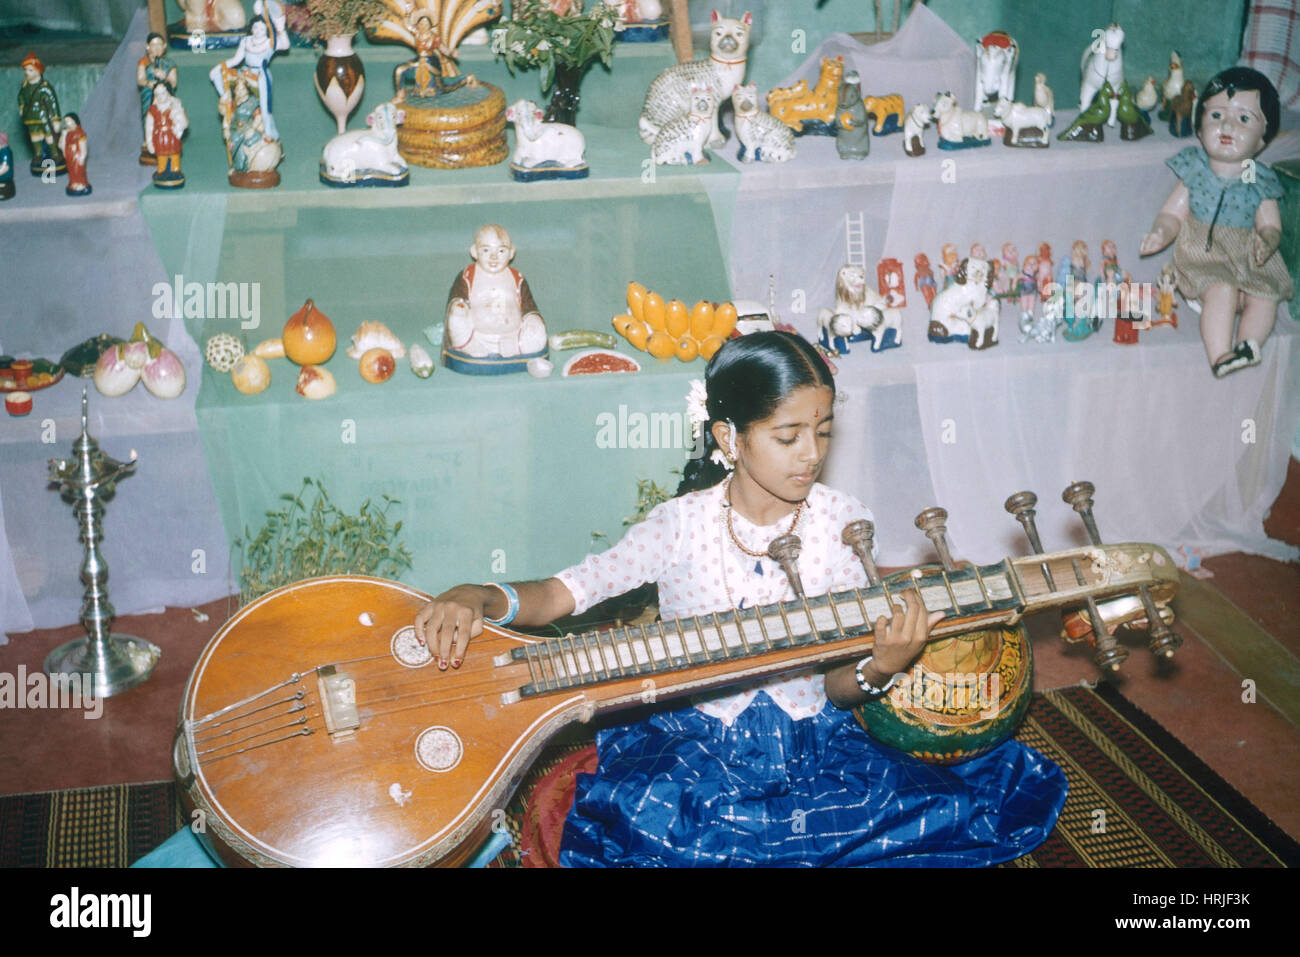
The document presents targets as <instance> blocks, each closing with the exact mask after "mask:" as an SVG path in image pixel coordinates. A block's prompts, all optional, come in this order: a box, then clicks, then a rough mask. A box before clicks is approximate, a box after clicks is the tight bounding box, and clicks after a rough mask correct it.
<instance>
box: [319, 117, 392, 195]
mask: <svg viewBox="0 0 1300 957" xmlns="http://www.w3.org/2000/svg"><path fill="white" fill-rule="evenodd" d="M405 120H406V113H405V112H404V111H402V110H399V109H398V108H397V107H396V106H394V105H393V104H392V103H380V104H379V105H378V106H377V107H375V108H374V110H372V111H371V113H370V115H369V116H367V117H366V124H367V125H368V126H369V127H370V128H369V129H366V130H352V131H349V132H347V133H340V134H339V135H338V136H335V137H333V138H332V139H331V140H330V141H329V142H328V143H326V144H325V152H324V154H323V155H322V156H321V161H320V179H321V182H322V183H324V184H326V185H327V186H344V187H346V186H406V185H407V184H408V183H409V182H410V181H411V171H410V168H409V167H408V166H407V165H406V160H404V159H402V156H401V154H400V153H398V152H397V127H398V125H399V124H401V123H402V122H404V121H405Z"/></svg>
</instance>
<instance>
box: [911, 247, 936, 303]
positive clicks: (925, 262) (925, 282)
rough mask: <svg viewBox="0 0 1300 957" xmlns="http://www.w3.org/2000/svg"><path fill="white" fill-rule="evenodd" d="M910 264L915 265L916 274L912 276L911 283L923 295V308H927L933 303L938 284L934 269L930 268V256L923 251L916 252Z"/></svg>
mask: <svg viewBox="0 0 1300 957" xmlns="http://www.w3.org/2000/svg"><path fill="white" fill-rule="evenodd" d="M912 265H913V266H914V267H916V275H915V276H913V277H912V285H913V286H915V287H916V289H917V291H918V292H920V293H921V295H922V296H924V297H925V308H926V309H929V308H930V307H931V306H932V305H934V297H935V295H936V294H937V293H938V292H939V284H938V283H937V282H936V281H935V278H934V270H933V269H931V268H930V257H929V256H927V255H926V254H925V253H917V254H916V256H915V257H914V258H913V259H912Z"/></svg>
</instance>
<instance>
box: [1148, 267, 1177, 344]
mask: <svg viewBox="0 0 1300 957" xmlns="http://www.w3.org/2000/svg"><path fill="white" fill-rule="evenodd" d="M1177 288H1178V278H1177V273H1176V271H1175V269H1174V264H1173V263H1165V265H1164V268H1163V269H1161V270H1160V278H1159V279H1158V280H1157V281H1156V316H1157V317H1158V318H1156V319H1153V320H1151V324H1152V325H1153V326H1173V327H1174V328H1175V329H1177V328H1178V312H1177V310H1176V309H1175V308H1174V305H1175V304H1174V291H1175V290H1176V289H1177Z"/></svg>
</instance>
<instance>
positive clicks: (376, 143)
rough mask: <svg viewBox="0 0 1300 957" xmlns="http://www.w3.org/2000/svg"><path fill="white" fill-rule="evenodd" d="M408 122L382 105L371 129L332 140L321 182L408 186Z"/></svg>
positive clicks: (369, 121)
mask: <svg viewBox="0 0 1300 957" xmlns="http://www.w3.org/2000/svg"><path fill="white" fill-rule="evenodd" d="M405 118H406V115H405V114H404V113H403V112H402V111H401V110H399V109H398V108H397V107H395V106H394V105H393V104H392V103H380V104H379V105H378V106H376V107H375V108H374V109H373V110H371V112H370V115H369V116H367V117H366V126H368V127H369V129H366V130H356V131H350V132H346V133H340V134H339V135H338V136H335V137H332V138H331V139H330V140H329V142H327V143H326V144H325V151H324V153H323V154H322V155H321V161H320V181H321V182H322V183H324V184H325V185H326V186H339V187H350V186H393V187H397V186H406V185H407V184H408V183H410V181H411V170H410V167H409V166H407V165H406V160H404V159H402V156H401V154H400V153H398V152H397V127H398V126H399V125H400V124H401V123H402V121H403V120H404V119H405ZM399 358H400V356H399Z"/></svg>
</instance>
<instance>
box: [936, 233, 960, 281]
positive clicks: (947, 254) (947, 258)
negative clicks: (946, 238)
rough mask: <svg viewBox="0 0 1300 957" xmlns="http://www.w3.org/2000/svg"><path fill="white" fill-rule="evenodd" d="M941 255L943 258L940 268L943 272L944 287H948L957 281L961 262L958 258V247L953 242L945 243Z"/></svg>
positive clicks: (940, 251)
mask: <svg viewBox="0 0 1300 957" xmlns="http://www.w3.org/2000/svg"><path fill="white" fill-rule="evenodd" d="M939 255H940V258H941V260H942V261H941V262H940V263H939V269H940V270H941V271H942V272H943V288H944V289H947V288H948V287H949V286H951V285H952V284H953V283H954V282H955V281H956V277H957V270H958V269H960V268H961V262H960V261H959V260H958V259H957V247H956V246H955V245H953V244H952V243H944V244H943V248H942V249H940V250H939Z"/></svg>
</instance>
